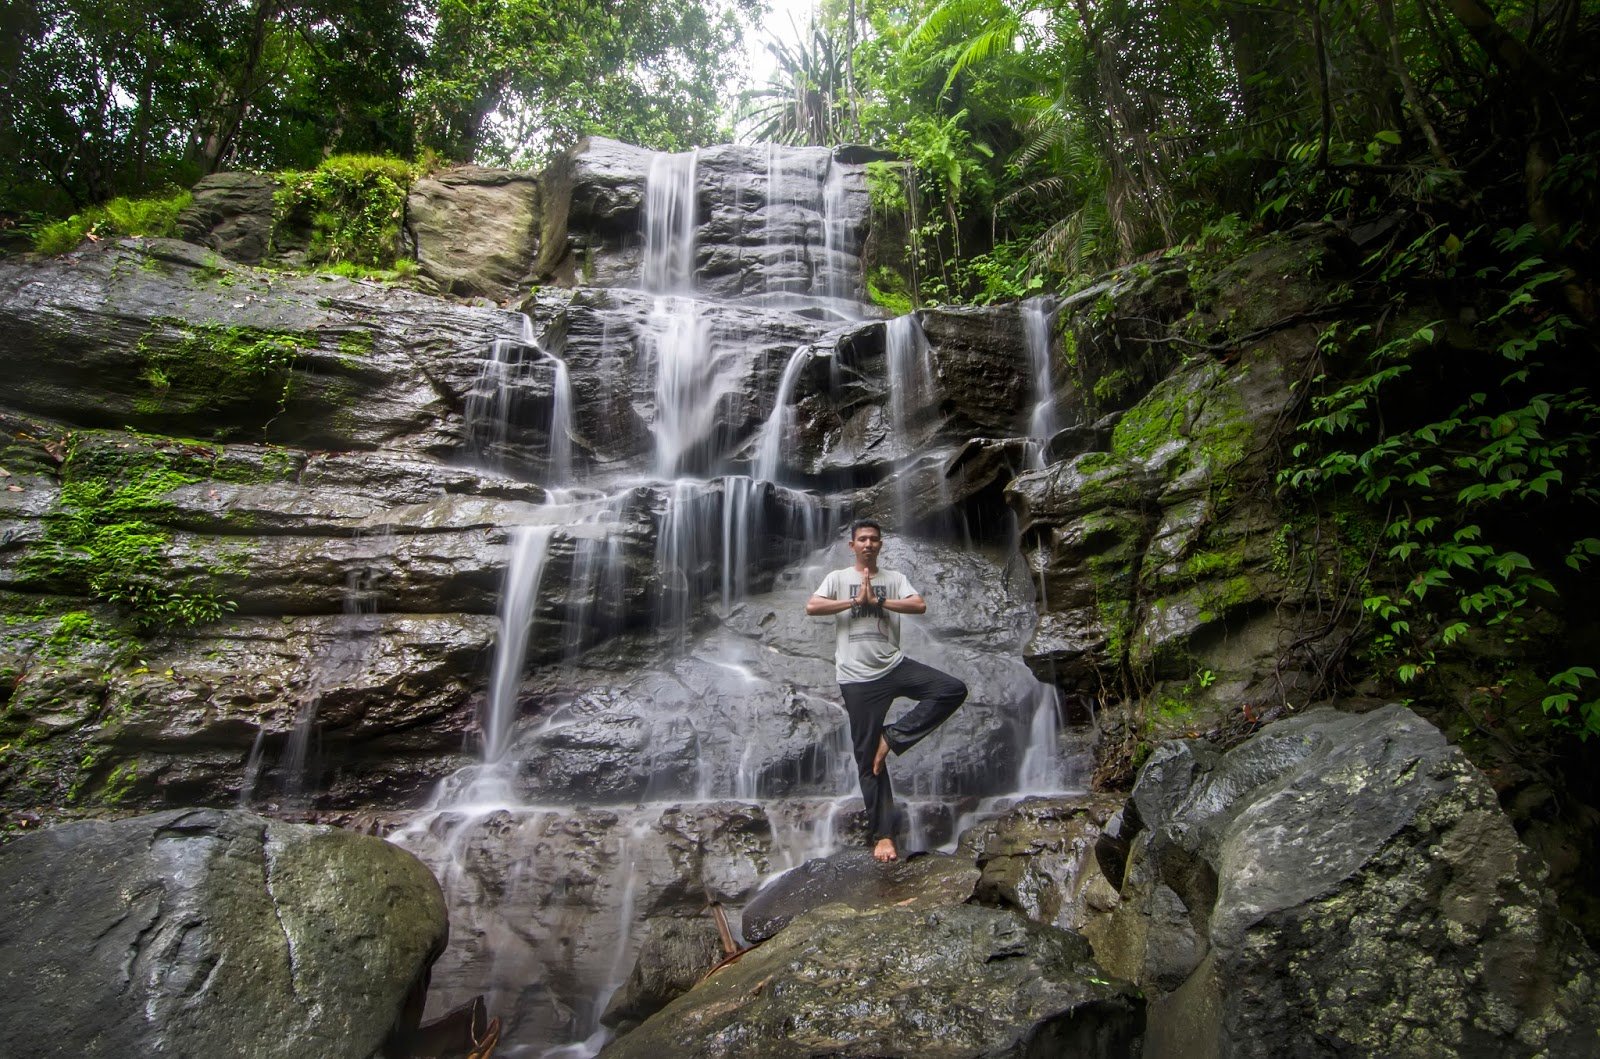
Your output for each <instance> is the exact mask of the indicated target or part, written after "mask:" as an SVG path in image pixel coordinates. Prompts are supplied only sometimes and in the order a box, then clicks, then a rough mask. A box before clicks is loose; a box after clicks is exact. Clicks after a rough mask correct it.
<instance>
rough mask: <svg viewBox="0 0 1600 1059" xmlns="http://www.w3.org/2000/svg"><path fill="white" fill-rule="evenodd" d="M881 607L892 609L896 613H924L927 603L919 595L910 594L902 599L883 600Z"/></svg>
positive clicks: (926, 609)
mask: <svg viewBox="0 0 1600 1059" xmlns="http://www.w3.org/2000/svg"><path fill="white" fill-rule="evenodd" d="M883 609H884V610H892V611H894V612H895V613H896V614H926V613H928V604H927V601H925V600H924V599H923V598H922V597H921V596H918V595H910V596H906V597H904V598H902V599H886V600H884V601H883Z"/></svg>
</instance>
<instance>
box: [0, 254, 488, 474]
mask: <svg viewBox="0 0 1600 1059" xmlns="http://www.w3.org/2000/svg"><path fill="white" fill-rule="evenodd" d="M208 254H209V252H208V251H205V250H203V249H201V248H200V247H198V246H195V245H193V244H190V243H180V242H175V241H172V240H144V241H135V240H128V241H125V242H124V243H120V244H104V243H103V244H99V245H97V246H85V247H84V248H81V249H79V250H75V251H73V252H72V253H69V254H64V255H62V256H60V257H52V258H42V259H37V260H33V259H30V260H27V261H20V260H18V259H15V258H13V259H10V260H7V261H5V262H0V356H3V357H4V359H5V362H6V363H7V365H8V366H9V367H10V370H11V379H12V383H11V385H10V386H9V387H8V392H7V395H6V404H7V407H8V408H9V409H10V410H11V411H14V412H18V413H23V414H29V415H37V416H43V417H47V418H54V419H59V420H62V421H65V422H69V423H75V424H78V425H80V426H90V427H108V428H112V429H121V428H124V427H128V426H132V427H134V428H136V429H139V430H145V431H151V432H155V433H162V434H170V435H177V436H181V437H194V436H202V437H213V436H217V435H219V434H220V436H221V437H222V438H223V439H231V440H244V441H262V440H265V441H272V442H278V443H281V444H290V445H296V446H301V447H304V448H323V449H371V448H376V447H378V446H380V445H402V446H404V447H407V448H411V449H413V450H425V451H435V452H442V451H449V450H452V449H455V448H457V447H458V446H459V445H460V431H461V415H462V412H463V408H462V397H463V395H464V394H465V393H466V392H467V390H468V389H470V387H471V384H472V380H473V378H474V377H475V375H476V373H477V366H478V364H477V361H476V360H475V359H474V357H473V356H472V355H471V354H473V353H476V354H478V355H481V351H483V350H486V349H487V348H488V346H489V344H490V342H491V340H492V339H494V338H496V337H501V336H506V337H512V336H514V335H515V334H516V329H517V326H518V325H517V323H516V322H515V321H514V319H513V318H512V317H510V316H509V315H508V314H506V313H503V312H498V311H494V310H487V309H472V308H466V307H461V306H454V305H447V304H445V303H442V302H439V301H437V300H436V299H433V298H428V297H425V296H422V295H418V294H415V293H411V292H408V291H404V290H401V289H399V288H393V287H383V286H379V285H377V284H367V283H357V282H353V281H349V280H343V279H336V278H333V277H314V276H285V275H282V274H278V273H268V272H261V271H257V270H250V269H244V268H240V267H238V266H234V265H231V264H229V263H227V262H225V261H222V260H221V259H220V258H218V257H217V256H216V255H215V254H209V256H208ZM464 354H466V355H464ZM91 379H92V380H93V400H90V401H86V400H85V396H84V395H85V389H84V387H85V380H91Z"/></svg>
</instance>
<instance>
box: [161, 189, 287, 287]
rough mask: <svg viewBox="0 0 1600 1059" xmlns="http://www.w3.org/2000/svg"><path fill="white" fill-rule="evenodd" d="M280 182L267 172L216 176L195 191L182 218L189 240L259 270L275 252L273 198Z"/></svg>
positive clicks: (182, 228)
mask: <svg viewBox="0 0 1600 1059" xmlns="http://www.w3.org/2000/svg"><path fill="white" fill-rule="evenodd" d="M277 187H278V183H277V181H276V180H274V179H273V178H272V177H271V176H269V175H268V174H266V173H212V174H211V175H209V176H203V177H201V178H200V180H199V181H198V182H197V183H196V184H195V186H194V198H193V199H192V200H191V201H190V203H189V205H188V206H187V207H185V208H184V210H183V211H182V212H181V213H179V214H178V231H179V232H181V233H182V235H183V238H184V239H186V240H187V241H189V242H191V243H195V244H197V245H199V246H204V247H207V248H209V249H211V250H214V251H216V252H217V253H219V254H221V255H222V256H223V257H225V258H227V259H228V260H230V261H237V262H238V263H240V264H242V265H259V264H261V263H262V262H263V261H265V260H266V259H267V257H268V255H270V254H271V253H272V229H273V210H272V195H273V192H274V191H276V190H277Z"/></svg>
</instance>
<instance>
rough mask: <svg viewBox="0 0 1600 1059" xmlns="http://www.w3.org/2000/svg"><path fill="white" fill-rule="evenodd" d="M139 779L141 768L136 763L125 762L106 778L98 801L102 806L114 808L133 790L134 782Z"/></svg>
mask: <svg viewBox="0 0 1600 1059" xmlns="http://www.w3.org/2000/svg"><path fill="white" fill-rule="evenodd" d="M138 778H139V766H138V763H137V762H135V761H124V762H123V763H122V764H120V765H118V766H117V767H116V768H114V769H112V770H111V775H109V776H107V777H106V781H105V783H103V784H102V785H101V787H100V794H99V797H98V799H97V801H99V802H100V804H102V805H107V806H113V805H116V804H117V803H119V802H121V801H122V800H123V799H124V798H126V797H127V796H128V794H129V793H131V792H132V790H133V785H134V782H135V781H136V780H137V779H138Z"/></svg>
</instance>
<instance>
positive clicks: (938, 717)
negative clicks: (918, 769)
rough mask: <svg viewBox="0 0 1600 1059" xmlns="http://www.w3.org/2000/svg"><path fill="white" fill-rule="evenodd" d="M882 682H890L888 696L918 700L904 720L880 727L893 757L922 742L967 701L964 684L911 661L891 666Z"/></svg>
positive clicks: (948, 675) (907, 660) (910, 659)
mask: <svg viewBox="0 0 1600 1059" xmlns="http://www.w3.org/2000/svg"><path fill="white" fill-rule="evenodd" d="M883 679H884V680H889V681H893V682H894V687H893V689H892V690H891V691H890V695H891V696H894V695H904V696H905V697H906V698H910V699H916V700H918V701H917V704H916V705H915V706H913V707H911V709H909V710H907V711H906V714H905V716H904V717H901V718H900V719H899V720H898V721H896V722H894V723H893V724H891V725H886V726H884V728H883V737H884V739H886V740H888V742H889V748H890V749H891V750H893V751H894V752H895V753H896V754H903V753H905V752H906V751H907V750H910V749H911V748H912V747H914V746H916V745H917V744H918V743H920V742H922V740H924V739H926V738H927V737H928V736H929V735H930V734H932V732H933V730H934V729H935V728H937V727H939V726H940V725H941V724H943V723H944V722H945V721H946V720H948V719H949V717H950V715H951V714H952V713H955V712H956V710H957V709H958V708H959V707H960V706H961V704H962V703H963V702H966V701H967V686H966V684H964V683H962V682H961V681H960V680H957V679H956V678H955V677H953V676H951V675H950V674H949V673H944V672H941V671H940V670H937V669H935V668H933V667H932V666H929V665H923V664H922V663H921V662H918V661H917V660H916V659H914V658H907V659H906V660H905V661H903V662H901V663H900V664H899V665H897V666H895V667H894V669H892V670H890V671H889V673H888V675H887V676H885V677H884V678H883Z"/></svg>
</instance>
